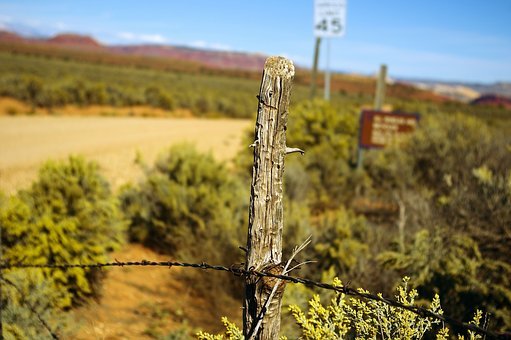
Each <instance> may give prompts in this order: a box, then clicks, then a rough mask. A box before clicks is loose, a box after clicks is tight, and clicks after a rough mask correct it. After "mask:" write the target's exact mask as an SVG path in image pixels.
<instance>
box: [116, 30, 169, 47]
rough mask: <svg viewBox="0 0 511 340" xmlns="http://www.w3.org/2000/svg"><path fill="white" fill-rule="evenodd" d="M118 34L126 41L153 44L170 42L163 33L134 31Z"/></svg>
mask: <svg viewBox="0 0 511 340" xmlns="http://www.w3.org/2000/svg"><path fill="white" fill-rule="evenodd" d="M117 36H118V37H119V38H120V39H122V40H126V41H130V42H143V43H152V44H164V43H168V42H169V40H168V39H167V38H166V37H164V36H163V35H161V34H136V33H132V32H120V33H118V34H117Z"/></svg>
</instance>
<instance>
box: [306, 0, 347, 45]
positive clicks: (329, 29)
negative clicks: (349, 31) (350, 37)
mask: <svg viewBox="0 0 511 340" xmlns="http://www.w3.org/2000/svg"><path fill="white" fill-rule="evenodd" d="M345 30H346V0H314V36H316V37H340V36H343V35H344V33H345Z"/></svg>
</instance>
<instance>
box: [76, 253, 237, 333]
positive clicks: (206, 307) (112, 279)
mask: <svg viewBox="0 0 511 340" xmlns="http://www.w3.org/2000/svg"><path fill="white" fill-rule="evenodd" d="M112 258H115V259H117V260H119V261H140V260H142V259H146V260H150V261H168V260H169V258H168V257H164V256H162V255H160V254H157V253H155V252H154V251H152V250H150V249H147V248H145V247H143V246H141V245H137V244H128V245H126V246H125V247H124V248H123V249H122V250H120V251H118V252H116V253H114V254H112ZM184 270H186V269H183V268H171V269H168V268H162V267H124V268H112V269H109V270H108V273H107V275H106V278H105V279H104V281H103V285H102V297H101V298H100V299H99V300H98V301H92V302H91V303H90V304H88V305H87V306H85V307H81V308H79V309H77V310H76V311H74V312H73V317H74V319H75V321H76V325H77V327H78V329H77V330H76V333H75V334H73V336H72V338H73V339H154V338H156V337H159V336H164V335H167V334H168V333H169V332H170V331H172V330H176V329H180V328H181V327H182V326H183V325H187V326H188V329H189V330H191V331H192V332H196V331H197V330H199V329H203V330H207V331H218V330H219V329H221V322H220V318H221V317H222V316H228V317H229V318H230V319H231V320H236V318H237V317H238V318H239V316H240V315H241V313H240V310H241V309H240V306H241V301H234V300H232V301H230V303H229V304H224V306H223V308H222V309H221V310H218V309H216V308H215V307H214V303H213V302H212V301H208V300H206V299H204V298H203V297H201V296H199V295H198V294H197V292H196V290H195V289H194V287H193V285H190V284H188V283H187V282H186V280H184V279H183V275H182V273H183V271H184ZM188 270H193V269H188ZM226 275H228V274H226ZM238 314H240V315H238Z"/></svg>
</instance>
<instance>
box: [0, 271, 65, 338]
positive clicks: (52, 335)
mask: <svg viewBox="0 0 511 340" xmlns="http://www.w3.org/2000/svg"><path fill="white" fill-rule="evenodd" d="M1 281H2V282H4V283H6V284H8V285H9V286H11V287H13V288H14V289H15V290H16V291H17V292H18V293H19V294H20V295H21V296H24V294H23V292H22V291H21V289H19V287H18V286H17V285H16V284H14V282H12V281H10V280H8V279H6V278H3V277H2V278H1ZM23 303H24V304H25V305H27V307H28V309H29V310H30V312H32V314H34V315H35V316H36V317H37V319H38V320H39V322H40V323H41V324H42V325H43V327H44V328H45V329H46V330H47V331H48V333H50V335H51V337H52V339H54V340H58V339H59V337H58V335H57V333H56V332H54V331H53V330H52V329H51V327H50V325H49V324H48V323H47V322H46V320H44V318H43V317H42V316H41V315H40V314H39V313H38V312H37V310H36V308H35V307H34V305H32V304H31V303H30V302H28V301H26V300H25V301H24V302H23ZM1 338H2V339H3V336H2V337H1Z"/></svg>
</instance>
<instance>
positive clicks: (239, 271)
mask: <svg viewBox="0 0 511 340" xmlns="http://www.w3.org/2000/svg"><path fill="white" fill-rule="evenodd" d="M128 266H142V267H150V266H153V267H167V268H172V267H184V268H196V269H202V270H216V271H225V272H229V273H231V274H234V275H236V276H253V275H255V276H258V277H272V278H276V279H281V280H284V281H287V282H291V283H300V284H303V285H306V286H310V287H317V288H321V289H326V290H332V291H336V292H339V293H343V294H346V295H349V296H355V297H359V298H363V299H367V300H373V301H379V302H382V303H385V304H387V305H390V306H392V307H396V308H402V309H406V310H408V311H410V312H412V313H415V314H417V315H419V316H420V317H422V318H428V317H429V318H433V319H437V320H440V321H443V322H445V323H447V324H449V325H451V326H454V327H458V328H461V329H463V330H466V331H472V332H475V333H478V334H480V335H483V336H486V337H487V338H488V339H507V340H511V333H509V332H503V333H499V332H493V331H489V330H487V329H484V328H482V327H479V326H477V325H474V324H469V323H465V322H462V321H459V320H456V319H454V318H451V317H449V316H445V315H441V314H437V313H434V312H432V311H430V310H428V309H426V308H423V307H419V306H415V305H405V304H403V303H401V302H399V301H396V300H393V299H390V298H386V297H383V296H380V295H376V294H371V293H366V292H363V291H359V290H357V289H354V288H351V287H349V286H335V285H332V284H328V283H324V282H318V281H314V280H310V279H306V278H302V277H298V276H290V275H279V274H273V273H270V272H266V271H258V270H255V269H249V270H246V269H243V268H241V266H240V265H239V264H235V265H231V266H230V267H226V266H222V265H211V264H208V263H205V262H201V263H187V262H178V261H148V260H142V261H127V262H121V261H118V260H115V262H104V263H89V264H82V263H76V264H73V263H62V264H27V263H9V262H8V261H6V262H4V263H0V270H3V269H12V268H47V269H69V268H83V269H88V268H96V269H102V268H108V267H128ZM4 281H5V280H4Z"/></svg>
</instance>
